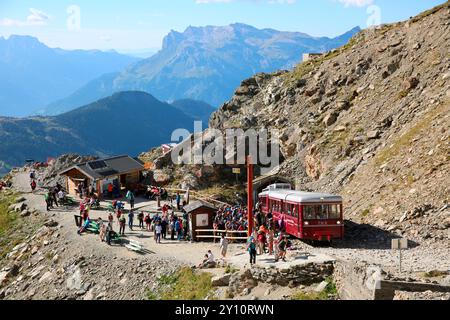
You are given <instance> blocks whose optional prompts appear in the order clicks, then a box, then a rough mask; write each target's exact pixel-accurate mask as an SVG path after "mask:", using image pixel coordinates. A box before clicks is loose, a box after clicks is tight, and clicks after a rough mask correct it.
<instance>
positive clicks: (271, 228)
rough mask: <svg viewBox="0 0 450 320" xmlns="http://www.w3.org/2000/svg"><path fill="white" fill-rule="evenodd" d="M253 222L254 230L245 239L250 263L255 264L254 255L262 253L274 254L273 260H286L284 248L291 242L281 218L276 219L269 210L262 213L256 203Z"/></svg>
mask: <svg viewBox="0 0 450 320" xmlns="http://www.w3.org/2000/svg"><path fill="white" fill-rule="evenodd" d="M253 223H254V232H253V234H252V235H251V236H250V237H249V238H248V239H247V250H248V252H249V255H250V264H251V265H253V264H256V256H257V255H263V254H269V255H270V256H274V259H275V262H278V261H279V260H282V261H286V250H287V249H288V247H290V246H291V243H290V242H289V240H288V237H287V235H286V229H285V227H286V226H285V222H284V221H283V219H282V218H281V219H280V220H276V219H275V218H274V217H273V215H272V213H271V212H269V213H267V214H264V213H263V212H262V211H261V210H260V205H259V203H257V204H256V207H255V210H254V212H253Z"/></svg>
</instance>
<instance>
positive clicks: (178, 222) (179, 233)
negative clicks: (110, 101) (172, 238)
mask: <svg viewBox="0 0 450 320" xmlns="http://www.w3.org/2000/svg"><path fill="white" fill-rule="evenodd" d="M182 230H183V229H182V226H181V220H180V219H177V220H176V221H175V231H176V232H177V240H178V241H180V240H181V236H182V233H183V231H182Z"/></svg>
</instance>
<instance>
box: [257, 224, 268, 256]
mask: <svg viewBox="0 0 450 320" xmlns="http://www.w3.org/2000/svg"><path fill="white" fill-rule="evenodd" d="M257 239H258V254H259V255H263V254H264V253H265V246H266V233H265V232H264V231H263V229H261V230H259V231H258V236H257Z"/></svg>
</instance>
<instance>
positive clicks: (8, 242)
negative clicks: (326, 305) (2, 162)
mask: <svg viewBox="0 0 450 320" xmlns="http://www.w3.org/2000/svg"><path fill="white" fill-rule="evenodd" d="M16 198H17V195H16V194H13V193H11V192H3V193H0V265H1V262H2V260H3V259H4V258H5V256H6V255H7V254H8V253H9V252H10V251H11V250H12V248H14V247H15V246H16V245H18V244H20V243H22V242H23V241H24V240H25V239H26V238H27V237H29V236H30V235H32V234H33V233H34V232H36V230H37V229H39V228H40V227H41V226H42V221H40V220H39V218H34V217H29V218H26V219H22V218H21V217H20V216H19V214H18V213H16V212H12V211H9V210H8V207H9V206H10V205H11V204H13V203H14V202H15V200H16Z"/></svg>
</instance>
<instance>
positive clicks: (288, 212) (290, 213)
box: [285, 203, 292, 216]
mask: <svg viewBox="0 0 450 320" xmlns="http://www.w3.org/2000/svg"><path fill="white" fill-rule="evenodd" d="M285 208H286V209H285V212H286V213H287V214H288V215H290V216H292V204H289V203H286V204H285Z"/></svg>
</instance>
